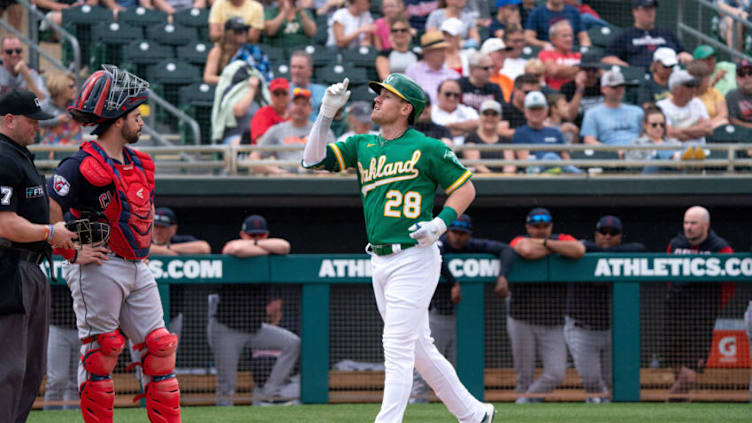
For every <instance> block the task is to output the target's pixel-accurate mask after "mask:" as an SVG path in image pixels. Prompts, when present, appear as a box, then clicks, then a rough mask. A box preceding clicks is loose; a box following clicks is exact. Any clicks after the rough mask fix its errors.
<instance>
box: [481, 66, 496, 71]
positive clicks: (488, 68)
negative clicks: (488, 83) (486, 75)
mask: <svg viewBox="0 0 752 423" xmlns="http://www.w3.org/2000/svg"><path fill="white" fill-rule="evenodd" d="M478 69H483V70H484V71H486V72H491V71H492V70H493V66H478Z"/></svg>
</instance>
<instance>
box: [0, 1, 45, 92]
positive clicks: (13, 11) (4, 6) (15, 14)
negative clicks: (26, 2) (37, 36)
mask: <svg viewBox="0 0 752 423" xmlns="http://www.w3.org/2000/svg"><path fill="white" fill-rule="evenodd" d="M6 12H7V13H6ZM0 17H2V18H3V19H5V20H6V21H8V23H9V24H10V25H11V26H12V27H13V28H15V29H16V30H17V31H19V32H23V30H24V29H23V17H24V8H23V6H21V5H20V4H18V3H17V2H15V1H13V0H5V1H3V2H2V3H0ZM37 97H39V96H37Z"/></svg>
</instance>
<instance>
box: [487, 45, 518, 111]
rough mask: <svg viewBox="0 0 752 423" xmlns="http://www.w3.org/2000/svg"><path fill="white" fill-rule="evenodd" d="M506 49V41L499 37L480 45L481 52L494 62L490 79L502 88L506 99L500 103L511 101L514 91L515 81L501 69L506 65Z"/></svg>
mask: <svg viewBox="0 0 752 423" xmlns="http://www.w3.org/2000/svg"><path fill="white" fill-rule="evenodd" d="M505 50H506V47H505V46H504V42H503V41H501V40H500V39H498V38H489V39H487V40H486V41H484V42H483V45H482V46H481V47H480V52H481V54H484V55H487V56H488V57H489V58H491V63H493V69H491V71H490V76H489V77H488V80H489V82H491V83H493V84H496V85H498V86H499V88H501V94H502V96H503V97H504V100H503V101H499V103H506V102H509V100H510V99H511V98H512V91H514V82H512V80H511V79H510V78H509V77H508V76H506V75H504V74H503V73H501V69H502V68H503V67H504V51H505Z"/></svg>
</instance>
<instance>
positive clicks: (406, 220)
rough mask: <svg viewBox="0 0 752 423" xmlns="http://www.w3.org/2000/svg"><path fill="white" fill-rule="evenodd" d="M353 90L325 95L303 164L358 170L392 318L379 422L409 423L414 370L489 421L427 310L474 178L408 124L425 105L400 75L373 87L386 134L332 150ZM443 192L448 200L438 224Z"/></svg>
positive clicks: (456, 409)
mask: <svg viewBox="0 0 752 423" xmlns="http://www.w3.org/2000/svg"><path fill="white" fill-rule="evenodd" d="M348 83H349V80H348V79H347V78H345V80H344V81H343V82H340V83H337V84H334V85H331V86H330V87H329V88H327V90H326V94H325V95H324V99H323V101H322V104H321V111H320V113H319V115H318V118H317V119H316V122H315V123H314V125H313V127H312V128H311V133H310V134H309V136H308V142H307V143H306V146H305V150H304V152H303V162H302V164H303V167H306V168H314V169H326V170H329V171H344V170H345V169H347V168H350V167H354V168H357V170H358V184H359V187H360V193H361V201H362V202H363V211H364V214H365V221H366V232H367V236H368V241H369V244H368V245H367V246H366V251H367V252H368V253H369V254H370V255H371V266H372V268H373V278H372V284H373V290H374V294H375V296H376V305H377V307H378V309H379V313H380V314H381V316H382V318H383V320H384V332H383V347H384V360H385V368H386V371H385V380H384V397H383V401H382V403H381V411H379V414H378V416H376V420H375V421H376V423H399V422H401V421H402V417H403V415H404V413H405V408H406V406H407V402H408V399H409V397H410V391H411V387H412V383H413V380H412V379H413V367H415V368H417V370H418V372H420V374H421V376H423V379H424V380H425V381H426V382H427V383H428V384H429V385H430V386H431V388H433V390H434V392H435V393H436V395H437V396H438V397H439V398H440V399H441V400H442V401H443V402H444V404H445V405H446V406H447V408H448V409H449V411H450V412H451V413H452V414H454V415H455V416H456V417H457V419H458V420H459V422H460V423H491V422H492V421H493V419H494V415H495V413H496V411H495V409H494V406H493V405H492V404H488V403H486V404H484V403H482V402H480V401H478V400H477V399H475V398H474V397H473V396H472V395H471V394H470V392H468V391H467V389H466V388H465V387H464V386H463V385H462V383H461V382H460V380H459V378H458V377H457V373H456V372H455V370H454V368H453V367H452V365H451V364H450V363H449V361H447V359H446V358H444V356H443V355H441V353H440V352H439V351H438V350H437V349H436V346H435V345H434V344H433V340H432V339H431V331H430V329H429V326H428V305H429V303H430V301H431V297H432V296H433V292H434V290H435V289H436V285H437V283H438V281H439V273H440V270H441V255H440V253H439V248H438V246H437V245H436V240H438V239H439V236H441V235H442V234H443V233H444V232H445V231H446V229H447V226H448V225H450V224H451V223H452V222H453V221H454V220H455V219H457V216H459V215H460V214H462V213H464V212H465V210H466V209H467V207H468V206H469V205H470V203H471V202H472V201H473V199H474V198H475V188H474V187H473V184H472V182H470V177H471V175H472V174H471V172H470V171H469V170H467V169H465V168H464V167H463V166H462V164H460V162H459V161H458V160H457V156H455V154H454V152H452V150H451V149H449V148H448V147H447V146H446V145H445V144H444V143H442V142H441V141H439V140H437V139H434V138H429V137H426V136H425V135H423V134H422V133H420V132H419V131H416V130H415V129H412V128H410V127H409V126H410V125H412V124H413V123H414V122H415V119H416V118H417V117H418V116H420V114H421V112H422V111H423V109H424V108H425V105H426V99H425V97H424V93H423V90H422V89H421V88H420V86H419V85H418V84H416V83H415V82H414V81H413V80H411V79H410V78H408V77H407V76H405V75H402V74H390V75H388V76H387V77H386V79H384V82H381V83H379V82H371V83H370V84H369V86H370V88H371V89H373V90H374V91H375V92H377V93H379V95H378V96H377V97H376V99H375V100H374V107H373V112H372V113H371V120H373V121H374V122H375V123H377V124H379V125H380V127H381V130H380V133H379V134H378V135H371V134H363V135H354V136H351V137H349V138H347V139H346V140H345V141H341V142H337V143H334V144H329V145H327V144H326V140H327V133H328V131H329V127H330V125H331V123H332V119H333V118H334V116H335V114H336V113H337V111H338V110H339V109H340V108H342V107H343V106H344V105H345V103H347V100H348V98H349V97H350V92H349V91H348V90H347V86H348ZM438 185H440V186H441V187H442V189H444V191H445V192H446V194H447V195H448V198H447V200H446V202H445V203H444V208H443V210H442V211H441V212H440V213H439V215H438V216H437V217H435V218H434V217H433V203H434V196H435V193H436V188H437V186H438Z"/></svg>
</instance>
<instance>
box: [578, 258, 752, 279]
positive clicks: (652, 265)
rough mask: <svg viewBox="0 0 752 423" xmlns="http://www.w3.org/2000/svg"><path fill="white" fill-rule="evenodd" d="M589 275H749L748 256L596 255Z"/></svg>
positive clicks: (751, 268)
mask: <svg viewBox="0 0 752 423" xmlns="http://www.w3.org/2000/svg"><path fill="white" fill-rule="evenodd" d="M593 276H595V277H599V278H601V277H602V278H609V277H619V276H626V277H630V276H631V277H640V276H642V277H646V276H666V277H704V276H705V277H707V276H710V277H712V276H730V277H738V276H752V257H745V258H740V257H729V258H728V259H725V260H723V261H722V260H721V259H720V258H718V257H698V256H688V257H681V256H679V257H656V258H647V257H642V258H623V257H614V258H599V259H598V261H597V263H596V265H595V270H594V273H593Z"/></svg>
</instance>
